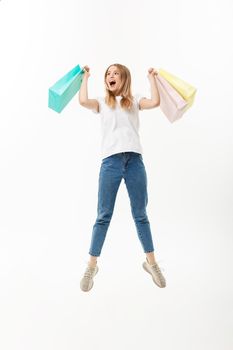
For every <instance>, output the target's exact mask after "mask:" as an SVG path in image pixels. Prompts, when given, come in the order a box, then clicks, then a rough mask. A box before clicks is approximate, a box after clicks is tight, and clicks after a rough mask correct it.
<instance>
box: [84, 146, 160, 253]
mask: <svg viewBox="0 0 233 350" xmlns="http://www.w3.org/2000/svg"><path fill="white" fill-rule="evenodd" d="M122 178H123V179H124V181H125V185H126V188H127V191H128V195H129V199H130V207H131V213H132V216H133V219H134V222H135V225H136V230H137V235H138V238H139V240H140V242H141V245H142V247H143V250H144V252H145V253H149V252H152V251H154V246H153V240H152V235H151V230H150V223H149V220H148V217H147V212H146V206H147V203H148V195H147V175H146V169H145V166H144V163H143V158H142V155H141V154H140V153H136V152H122V153H116V154H113V155H111V156H109V157H106V158H104V159H102V164H101V167H100V172H99V189H98V208H97V218H96V221H95V224H94V226H93V231H92V238H91V245H90V249H89V254H90V255H93V256H100V254H101V250H102V247H103V244H104V240H105V237H106V233H107V230H108V227H109V224H110V221H111V218H112V214H113V210H114V205H115V200H116V195H117V191H118V188H119V186H120V183H121V180H122Z"/></svg>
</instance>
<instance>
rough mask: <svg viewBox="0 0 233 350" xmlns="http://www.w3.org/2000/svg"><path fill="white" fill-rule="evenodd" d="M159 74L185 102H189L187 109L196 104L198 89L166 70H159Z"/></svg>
mask: <svg viewBox="0 0 233 350" xmlns="http://www.w3.org/2000/svg"><path fill="white" fill-rule="evenodd" d="M158 73H159V74H160V76H162V77H163V78H165V79H166V80H167V82H168V83H169V84H171V85H172V86H173V87H174V89H176V91H177V92H178V93H179V94H180V95H181V96H182V97H183V98H184V99H185V101H187V107H186V109H188V108H189V107H191V106H192V104H193V102H194V98H195V95H196V91H197V89H196V88H195V87H194V86H192V85H190V84H189V83H187V82H186V81H184V80H182V79H180V78H178V77H176V76H175V75H173V74H171V73H169V72H167V71H165V70H164V69H159V70H158Z"/></svg>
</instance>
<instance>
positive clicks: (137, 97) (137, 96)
mask: <svg viewBox="0 0 233 350" xmlns="http://www.w3.org/2000/svg"><path fill="white" fill-rule="evenodd" d="M134 97H135V100H136V102H137V106H138V109H139V101H140V100H141V99H142V98H146V97H145V96H143V95H142V94H140V93H138V94H135V96H134Z"/></svg>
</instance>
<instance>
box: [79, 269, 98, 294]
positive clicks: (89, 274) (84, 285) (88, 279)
mask: <svg viewBox="0 0 233 350" xmlns="http://www.w3.org/2000/svg"><path fill="white" fill-rule="evenodd" d="M98 271H99V268H98V266H97V265H96V266H95V267H90V266H89V265H88V266H87V268H86V271H85V273H84V276H83V278H82V279H81V282H80V288H81V289H82V291H83V292H88V291H89V290H90V289H91V288H92V287H93V284H94V282H93V277H94V276H95V275H96V274H97V272H98Z"/></svg>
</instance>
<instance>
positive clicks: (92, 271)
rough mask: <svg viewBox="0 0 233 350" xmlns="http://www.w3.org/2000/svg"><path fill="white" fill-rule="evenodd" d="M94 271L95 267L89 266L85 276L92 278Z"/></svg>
mask: <svg viewBox="0 0 233 350" xmlns="http://www.w3.org/2000/svg"><path fill="white" fill-rule="evenodd" d="M94 271H95V268H91V267H87V269H86V271H85V273H84V278H88V279H89V278H92V277H93V273H94Z"/></svg>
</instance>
